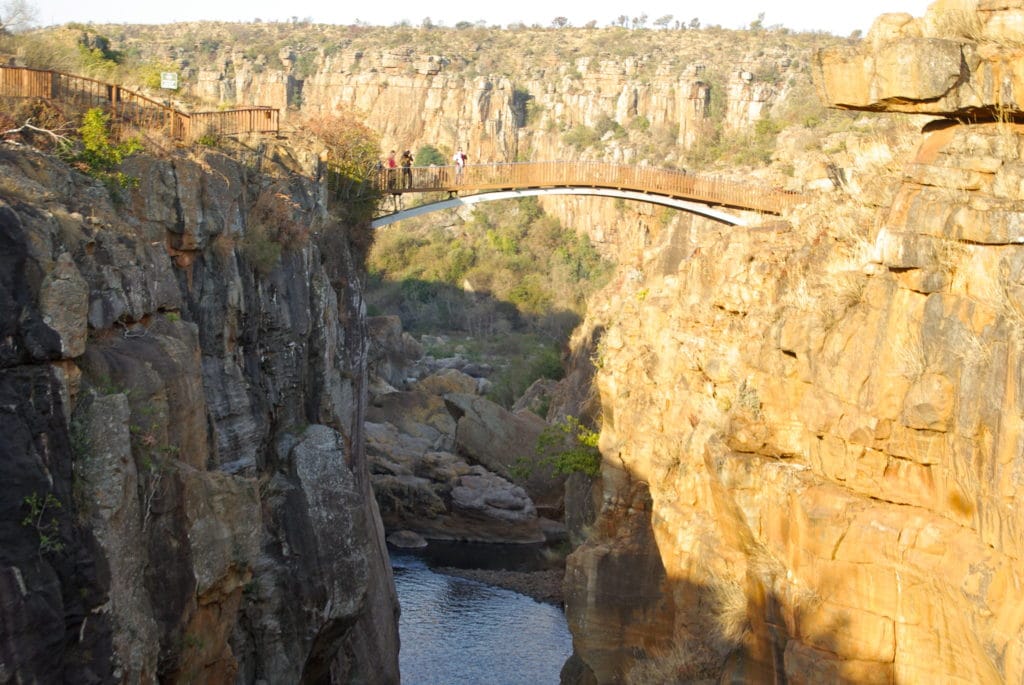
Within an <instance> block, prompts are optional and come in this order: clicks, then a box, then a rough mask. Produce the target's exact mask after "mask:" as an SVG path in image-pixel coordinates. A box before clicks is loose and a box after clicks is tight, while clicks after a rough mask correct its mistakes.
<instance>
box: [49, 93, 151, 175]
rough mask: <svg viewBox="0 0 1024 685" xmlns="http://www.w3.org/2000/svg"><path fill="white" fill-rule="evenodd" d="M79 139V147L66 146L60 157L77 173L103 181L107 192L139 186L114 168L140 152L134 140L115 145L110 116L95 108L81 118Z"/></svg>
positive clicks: (136, 140)
mask: <svg viewBox="0 0 1024 685" xmlns="http://www.w3.org/2000/svg"><path fill="white" fill-rule="evenodd" d="M78 133H79V134H80V135H81V136H82V139H81V143H80V147H79V145H76V144H74V143H69V144H67V145H66V146H65V147H64V149H63V151H62V153H61V154H62V156H63V157H64V159H65V160H67V161H68V162H69V163H71V165H72V166H74V167H75V168H77V169H79V170H80V171H82V172H84V173H86V174H88V175H90V176H92V177H94V178H98V179H99V180H101V181H103V182H104V183H105V184H107V186H108V187H109V188H110V189H111V190H115V189H117V188H131V187H135V186H137V185H138V184H139V180H138V179H137V178H133V177H132V176H128V175H127V174H125V173H124V172H122V171H118V170H117V167H118V166H120V165H121V162H123V161H124V160H125V159H126V158H127V157H128V156H130V155H132V154H135V153H136V152H139V151H141V150H142V143H140V142H139V140H138V139H137V138H130V139H128V140H126V141H122V142H118V143H115V142H113V141H112V140H111V136H110V116H109V115H108V114H107V113H106V112H104V111H103V110H102V109H99V108H98V107H93V108H92V109H90V110H89V111H87V112H86V113H85V115H84V116H83V117H82V126H81V127H80V128H79V129H78Z"/></svg>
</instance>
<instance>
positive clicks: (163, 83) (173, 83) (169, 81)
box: [160, 71, 178, 90]
mask: <svg viewBox="0 0 1024 685" xmlns="http://www.w3.org/2000/svg"><path fill="white" fill-rule="evenodd" d="M160 87H161V88H167V89H169V90H178V72H176V71H161V72H160Z"/></svg>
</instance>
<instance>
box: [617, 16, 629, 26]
mask: <svg viewBox="0 0 1024 685" xmlns="http://www.w3.org/2000/svg"><path fill="white" fill-rule="evenodd" d="M628 23H629V17H627V16H626V15H625V14H620V15H619V18H618V19H616V20H615V25H616V26H623V27H625V26H626V25H627V24H628Z"/></svg>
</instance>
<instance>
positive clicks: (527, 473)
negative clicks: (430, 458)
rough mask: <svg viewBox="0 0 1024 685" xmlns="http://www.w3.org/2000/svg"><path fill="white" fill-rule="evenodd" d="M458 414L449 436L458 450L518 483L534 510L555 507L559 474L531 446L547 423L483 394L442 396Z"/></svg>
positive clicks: (560, 498)
mask: <svg viewBox="0 0 1024 685" xmlns="http://www.w3.org/2000/svg"><path fill="white" fill-rule="evenodd" d="M446 400H447V402H448V406H449V407H450V409H451V410H452V411H453V412H454V413H455V414H456V415H458V417H459V418H458V426H457V429H456V435H455V441H456V446H457V449H458V452H459V454H463V455H465V456H466V457H467V458H468V459H469V460H470V461H472V462H475V463H478V464H482V465H483V466H485V467H487V468H488V469H490V470H492V471H494V472H495V473H498V474H500V475H501V476H503V477H505V478H508V479H509V480H511V481H513V482H515V483H517V484H519V485H522V486H523V488H525V490H526V492H528V493H529V494H530V497H531V498H532V499H533V501H534V504H536V505H537V508H538V509H539V510H542V511H545V512H551V513H553V514H556V515H555V516H554V517H555V518H558V516H557V513H558V512H560V511H561V509H562V504H563V492H564V487H563V486H564V483H565V477H564V476H560V475H558V474H556V473H555V472H554V469H553V468H552V466H551V464H550V463H548V461H546V460H545V458H544V455H542V454H539V453H538V451H537V439H538V438H539V437H540V434H541V433H543V432H544V429H545V428H547V423H545V422H544V420H543V419H541V418H539V417H538V416H536V415H535V414H532V413H530V412H522V413H518V414H515V413H512V412H510V411H508V410H507V409H505V408H503V407H501V406H499V405H497V404H495V403H494V402H491V401H490V400H488V399H485V398H483V397H478V396H475V395H466V394H461V395H460V394H452V395H448V396H447V397H446Z"/></svg>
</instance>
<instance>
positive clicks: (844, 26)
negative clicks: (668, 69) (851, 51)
mask: <svg viewBox="0 0 1024 685" xmlns="http://www.w3.org/2000/svg"><path fill="white" fill-rule="evenodd" d="M30 2H31V4H33V5H34V6H35V7H37V8H38V10H39V23H40V24H42V25H50V24H64V23H66V22H69V21H76V22H85V23H88V22H95V23H124V24H165V23H171V22H176V21H193V20H211V21H213V20H216V21H252V20H253V19H255V18H257V17H258V18H260V19H262V20H263V21H287V20H288V19H289V18H291V17H293V16H294V17H298V18H299V19H307V18H309V19H312V20H313V21H315V22H318V23H327V24H352V23H355V21H356V20H360V21H364V22H367V23H369V24H381V25H390V24H395V23H398V22H401V21H403V20H406V21H409V22H410V23H412V24H413V25H419V24H420V23H421V22H422V21H423V19H424V17H430V19H431V20H432V21H433V22H434V23H435V24H444V25H446V26H454V25H455V24H456V23H457V22H460V21H470V22H477V21H481V20H482V21H484V22H486V23H487V24H488V25H492V24H497V25H501V26H505V25H508V24H509V23H513V22H518V21H522V22H524V23H526V24H535V23H536V24H540V25H541V26H550V25H551V20H552V19H554V18H555V17H557V16H563V17H566V18H568V19H569V22H570V24H571V25H573V26H582V25H584V24H586V23H587V22H588V21H591V20H596V21H597V23H598V26H607V25H608V24H610V23H611V22H613V21H614V20H615V19H616V18H617V17H619V16H620V15H626V16H628V17H630V18H633V17H637V16H640V15H641V14H647V17H648V22H647V25H648V26H651V25H652V24H653V22H654V21H655V20H656V19H658V18H660V17H662V16H664V15H667V14H671V15H673V17H674V18H675V19H678V20H681V21H683V22H685V23H689V22H690V20H691V19H693V18H698V19H700V22H701V24H702V25H711V24H719V25H721V26H723V27H725V28H745V27H747V26H749V25H750V22H752V21H754V20H755V19H757V16H758V15H759V14H760V13H762V12H764V15H765V16H764V25H765V26H772V25H775V24H781V25H783V26H785V27H787V28H791V29H797V30H822V31H830V32H832V33H835V34H837V35H844V36H845V35H847V34H849V33H850V32H851V31H853V30H855V29H860V30H861V31H865V32H866V31H867V30H868V29H869V28H870V27H871V22H872V21H874V19H875V17H877V16H878V15H879V14H884V13H886V12H909V13H910V14H913V15H914V16H921V15H922V14H923V13H924V10H925V8H927V7H928V5H929V4H930V0H852V1H849V2H836V1H835V0H782V1H781V2H780V1H779V0H775V1H774V2H768V1H766V0H721V1H719V2H714V1H712V2H706V3H682V2H678V1H673V0H640V1H639V2H637V1H636V0H623V2H621V3H614V2H600V3H595V2H593V0H587V1H584V0H563V1H562V2H555V3H552V2H546V1H544V0H514V1H512V2H509V1H502V0H487V1H485V2H480V1H479V0H442V1H441V2H437V3H431V2H423V1H422V0H419V1H417V2H413V1H412V0H378V1H377V2H369V3H362V2H351V1H347V0H336V1H335V2H330V3H327V2H322V0H293V1H292V2H280V1H279V0H277V1H274V0H244V1H243V0H213V1H212V2H211V1H210V0H102V2H98V1H93V2H83V1H82V0H35V1H34V2H33V1H32V0H30ZM616 5H618V7H616ZM598 7H600V8H601V9H598Z"/></svg>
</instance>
